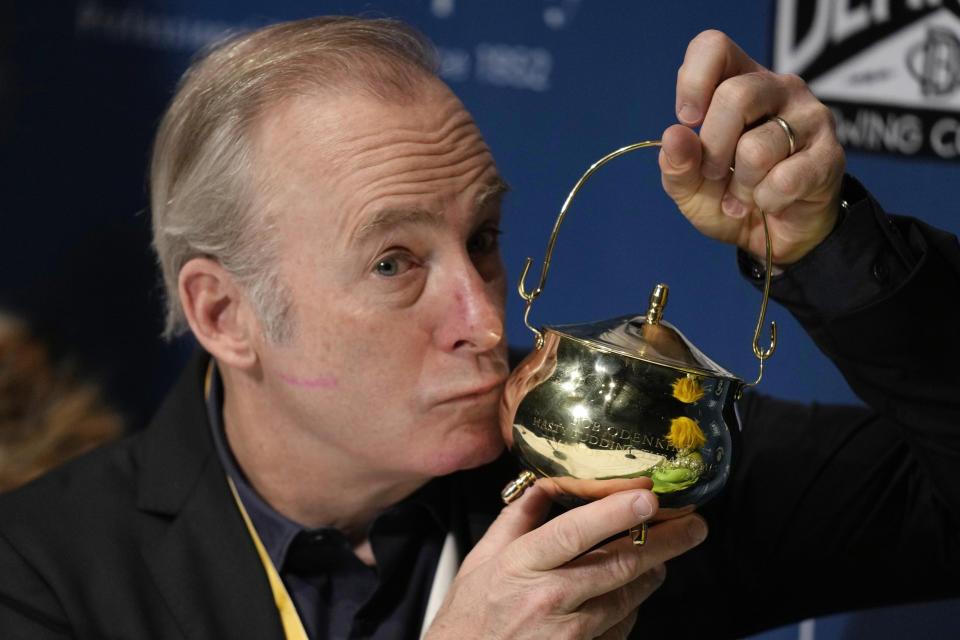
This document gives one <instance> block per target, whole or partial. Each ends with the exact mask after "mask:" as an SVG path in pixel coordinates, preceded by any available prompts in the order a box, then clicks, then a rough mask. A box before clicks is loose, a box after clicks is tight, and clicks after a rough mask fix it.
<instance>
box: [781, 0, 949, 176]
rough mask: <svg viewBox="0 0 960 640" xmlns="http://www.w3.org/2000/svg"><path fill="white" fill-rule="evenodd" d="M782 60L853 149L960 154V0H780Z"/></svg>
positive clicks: (942, 156)
mask: <svg viewBox="0 0 960 640" xmlns="http://www.w3.org/2000/svg"><path fill="white" fill-rule="evenodd" d="M773 68H774V70H775V71H777V72H779V73H796V74H798V75H800V76H802V77H803V78H804V79H805V80H806V81H807V83H808V84H809V85H810V88H811V89H812V90H813V92H814V93H815V94H816V95H817V97H818V98H820V99H821V100H823V102H824V103H825V104H827V105H828V106H829V107H830V108H831V110H832V111H833V114H834V116H835V117H836V121H837V137H838V138H839V139H840V142H841V143H843V145H844V146H845V147H846V148H848V149H858V150H864V151H873V152H879V153H885V154H892V155H900V156H914V157H928V158H929V157H933V158H939V159H943V160H950V161H954V162H960V0H863V1H861V2H855V0H777V3H776V25H775V29H774V55H773Z"/></svg>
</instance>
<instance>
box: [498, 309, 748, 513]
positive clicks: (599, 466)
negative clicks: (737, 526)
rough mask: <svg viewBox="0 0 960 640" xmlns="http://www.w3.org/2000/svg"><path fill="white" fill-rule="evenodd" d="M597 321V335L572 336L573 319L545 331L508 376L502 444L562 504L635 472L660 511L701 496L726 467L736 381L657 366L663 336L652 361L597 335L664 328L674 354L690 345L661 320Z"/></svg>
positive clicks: (716, 484)
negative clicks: (650, 488)
mask: <svg viewBox="0 0 960 640" xmlns="http://www.w3.org/2000/svg"><path fill="white" fill-rule="evenodd" d="M599 324H600V323H594V324H593V325H590V326H589V327H587V328H586V329H585V330H586V331H588V332H590V333H593V334H595V335H596V334H597V332H598V331H599V335H600V336H601V339H600V340H594V339H585V338H582V337H579V336H577V335H575V334H576V333H583V331H582V330H578V327H571V330H570V332H567V331H564V327H557V328H547V327H545V328H544V329H543V346H542V347H541V348H539V349H537V350H535V351H533V352H531V353H530V354H529V355H528V356H527V357H526V359H524V360H523V362H521V364H520V365H519V366H518V367H517V368H516V369H515V370H514V372H513V374H512V375H511V377H510V378H509V379H508V381H507V383H506V387H505V390H504V394H503V399H502V401H501V407H500V427H501V432H502V435H503V438H504V441H505V442H506V444H507V446H508V448H509V449H510V450H511V451H512V453H513V454H514V455H516V456H517V457H518V458H519V460H520V462H521V464H522V465H523V467H525V468H526V469H527V470H529V471H530V472H532V473H533V474H534V475H535V476H537V478H538V479H541V480H538V486H542V487H544V488H545V489H546V490H547V491H548V492H549V493H550V494H551V496H552V497H553V498H554V499H555V500H557V501H558V502H560V503H561V504H566V505H568V506H575V505H576V504H580V503H582V502H584V501H588V500H594V499H597V498H601V497H604V496H606V495H608V494H610V493H613V492H616V491H622V490H625V489H631V488H637V487H641V486H647V484H648V483H647V481H646V480H642V478H650V479H651V480H652V481H653V491H654V493H656V494H657V497H658V499H659V501H660V505H661V508H662V509H679V508H682V507H687V506H690V505H700V504H703V503H704V502H706V501H707V500H709V499H710V498H711V497H713V496H714V495H716V494H717V492H719V491H720V489H721V488H722V487H723V485H724V483H725V482H726V480H727V478H728V476H729V474H730V465H731V461H732V460H731V453H732V452H733V451H734V450H735V448H736V445H735V443H734V439H735V438H736V437H737V436H738V434H739V430H740V425H739V422H738V418H737V413H736V409H735V403H736V400H737V398H738V397H739V395H740V392H741V389H742V387H743V382H742V381H741V380H740V379H739V378H737V377H735V376H733V375H728V374H727V373H726V372H725V371H723V370H722V369H720V368H719V367H716V368H715V370H713V371H710V370H707V369H700V368H693V367H689V366H688V367H680V366H672V365H670V364H664V363H663V362H662V361H663V360H664V359H665V358H664V355H663V351H665V350H667V351H669V349H664V348H663V346H662V345H663V344H667V343H665V342H663V341H661V350H660V351H661V353H660V354H658V358H657V359H658V360H660V362H654V361H652V359H648V358H645V357H644V356H645V354H644V353H641V352H634V353H630V352H628V351H627V350H626V349H620V348H618V347H617V345H616V344H611V343H610V342H607V341H606V340H604V339H603V338H602V336H606V337H610V336H611V335H613V334H615V333H616V332H617V331H620V332H622V331H624V330H626V331H627V332H630V331H633V332H637V333H641V332H643V331H648V332H649V331H651V330H656V331H666V332H669V335H671V336H674V338H673V339H671V340H670V341H668V342H669V344H672V345H673V346H672V349H673V350H674V351H675V352H676V351H687V350H688V349H693V350H694V352H696V349H695V348H694V347H693V346H692V345H691V344H689V342H687V341H686V339H685V338H683V336H682V335H681V334H679V332H677V331H676V330H675V329H674V328H673V327H672V326H670V325H669V324H668V323H666V322H661V323H660V325H656V326H652V327H651V325H645V324H644V323H643V318H642V316H641V317H639V318H629V317H623V318H615V319H613V320H608V321H604V323H603V326H599ZM661 325H665V326H661ZM582 326H583V325H579V327H582ZM614 342H616V340H614ZM696 353H697V354H698V355H702V354H699V352H696ZM668 355H669V354H668ZM674 355H680V354H677V353H674ZM666 359H667V360H668V361H669V360H670V358H669V357H667V358H666ZM711 364H712V363H711ZM665 515H667V512H664V513H661V517H663V516H665Z"/></svg>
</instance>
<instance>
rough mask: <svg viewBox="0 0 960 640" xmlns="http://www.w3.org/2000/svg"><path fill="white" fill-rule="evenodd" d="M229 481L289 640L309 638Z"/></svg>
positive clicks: (229, 479) (231, 480) (234, 488)
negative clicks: (265, 573)
mask: <svg viewBox="0 0 960 640" xmlns="http://www.w3.org/2000/svg"><path fill="white" fill-rule="evenodd" d="M227 482H229V483H230V491H232V492H233V499H234V500H236V501H237V507H239V508H240V515H242V516H243V521H244V522H245V523H246V525H247V531H249V532H250V537H251V538H252V539H253V546H255V547H256V548H257V554H258V555H259V556H260V562H262V563H263V568H264V570H265V571H266V572H267V580H269V581H270V590H271V591H273V602H274V603H275V604H276V605H277V611H279V612H280V621H281V623H283V633H284V635H285V636H286V637H287V640H308V638H307V632H306V631H305V630H304V628H303V623H302V622H300V616H299V615H297V608H296V607H295V606H294V605H293V600H292V599H291V598H290V594H289V593H288V592H287V587H286V586H284V584H283V580H281V579H280V574H279V573H277V569H276V567H274V566H273V561H272V560H270V556H268V555H267V550H266V549H265V548H264V546H263V543H262V542H260V536H258V535H257V530H256V529H254V528H253V523H252V522H250V516H249V515H247V510H246V509H244V507H243V502H241V501H240V495H239V494H238V493H237V487H236V485H234V484H233V478H231V477H230V476H227Z"/></svg>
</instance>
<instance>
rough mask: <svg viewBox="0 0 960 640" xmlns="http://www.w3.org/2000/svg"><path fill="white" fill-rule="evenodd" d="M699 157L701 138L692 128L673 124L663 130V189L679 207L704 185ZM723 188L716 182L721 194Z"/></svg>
mask: <svg viewBox="0 0 960 640" xmlns="http://www.w3.org/2000/svg"><path fill="white" fill-rule="evenodd" d="M701 159H702V153H701V147H700V139H699V138H698V137H697V134H696V133H694V132H693V131H692V130H690V129H688V128H687V127H684V126H681V125H678V124H675V125H673V126H672V127H669V128H668V129H667V130H666V131H664V132H663V137H662V146H661V148H660V155H659V158H658V161H659V163H660V176H661V181H662V182H663V189H664V191H666V192H667V195H669V196H670V197H671V198H673V200H674V201H675V202H676V203H677V204H678V205H680V207H681V208H683V207H684V205H685V204H686V203H687V202H689V201H690V200H691V199H692V198H694V197H695V196H697V195H698V193H699V192H700V190H701V188H702V187H704V177H703V174H702V173H701V172H700V163H701ZM708 186H709V185H708ZM724 188H725V185H724V184H718V185H716V186H715V187H714V190H715V191H717V192H718V194H722V193H723V189H724Z"/></svg>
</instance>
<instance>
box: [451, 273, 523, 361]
mask: <svg viewBox="0 0 960 640" xmlns="http://www.w3.org/2000/svg"><path fill="white" fill-rule="evenodd" d="M451 275H452V277H451V278H450V286H449V289H448V293H447V294H446V295H447V296H448V301H447V304H446V305H444V307H445V313H444V317H443V318H442V320H441V322H440V324H439V326H438V328H437V339H438V341H439V345H440V347H441V348H443V349H444V350H446V351H463V352H475V353H482V352H484V351H489V350H490V349H493V348H494V347H496V346H497V345H498V344H499V343H500V341H501V340H503V336H504V325H503V312H504V298H505V297H506V292H505V290H504V286H503V283H502V282H501V281H500V280H496V281H487V280H484V279H483V278H482V277H481V275H480V273H479V272H477V269H476V267H475V266H474V265H473V263H472V262H470V261H469V260H467V261H466V264H464V265H463V266H462V268H459V269H457V270H456V273H454V274H451Z"/></svg>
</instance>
